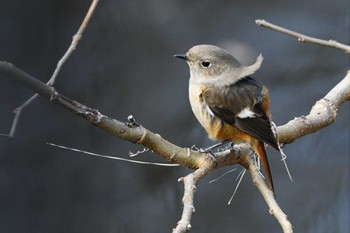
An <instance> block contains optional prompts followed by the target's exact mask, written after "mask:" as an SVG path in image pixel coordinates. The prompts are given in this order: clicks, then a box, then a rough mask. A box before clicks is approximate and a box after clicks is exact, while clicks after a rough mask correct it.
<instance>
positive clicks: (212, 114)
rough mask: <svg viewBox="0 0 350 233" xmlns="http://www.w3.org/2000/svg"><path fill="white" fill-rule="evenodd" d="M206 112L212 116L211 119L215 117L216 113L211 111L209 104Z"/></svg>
mask: <svg viewBox="0 0 350 233" xmlns="http://www.w3.org/2000/svg"><path fill="white" fill-rule="evenodd" d="M204 108H205V111H206V112H207V113H209V115H210V116H211V117H213V116H215V115H214V113H213V111H211V109H210V108H209V106H208V105H207V104H205V107H204Z"/></svg>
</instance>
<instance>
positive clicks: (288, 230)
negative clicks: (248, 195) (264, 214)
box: [244, 156, 293, 233]
mask: <svg viewBox="0 0 350 233" xmlns="http://www.w3.org/2000/svg"><path fill="white" fill-rule="evenodd" d="M245 159H246V162H245V163H244V166H245V167H246V169H247V170H248V171H249V173H250V175H251V177H252V181H253V184H254V185H255V186H256V187H257V188H258V190H259V191H260V193H261V194H262V196H263V197H264V199H265V201H266V203H267V205H268V206H269V212H270V214H271V215H273V216H275V218H276V219H277V221H278V222H279V223H280V225H281V227H282V229H283V232H284V233H292V232H293V226H292V224H291V223H290V221H289V220H288V218H287V215H286V214H285V213H284V212H283V211H282V209H281V208H280V207H279V205H278V203H277V201H276V199H275V197H274V194H273V192H272V191H271V189H269V188H268V187H267V185H266V182H265V181H264V179H263V178H262V176H261V174H260V171H259V169H258V166H257V165H256V164H255V161H254V160H253V158H252V156H245Z"/></svg>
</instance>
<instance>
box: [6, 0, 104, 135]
mask: <svg viewBox="0 0 350 233" xmlns="http://www.w3.org/2000/svg"><path fill="white" fill-rule="evenodd" d="M98 1H99V0H93V1H92V3H91V5H90V8H89V10H88V12H87V13H86V16H85V18H84V20H83V22H82V24H81V25H80V28H79V30H78V31H77V33H76V34H75V35H74V36H73V39H72V43H71V44H70V46H69V48H68V50H67V51H66V53H65V54H64V55H63V57H62V58H61V59H60V60H59V61H58V63H57V66H56V69H55V70H54V72H53V74H52V76H51V78H50V79H49V81H47V83H46V84H47V85H50V86H53V85H54V84H55V81H56V78H57V75H58V73H59V72H60V70H61V68H62V66H63V65H64V63H65V62H66V61H67V60H68V58H69V57H70V55H71V54H72V53H73V52H74V51H75V50H76V48H77V45H78V43H79V41H80V39H81V38H82V36H83V32H84V30H85V28H86V26H87V25H88V23H89V20H90V18H91V16H92V14H93V12H94V11H95V8H96V5H97V3H98ZM37 97H38V94H34V95H33V96H32V97H30V98H29V99H28V100H27V101H26V102H24V103H23V104H22V105H20V106H19V107H17V108H16V109H15V110H14V111H13V112H14V114H15V116H14V119H13V121H12V126H11V130H10V133H9V134H0V136H3V137H8V138H10V139H13V138H14V136H15V132H16V128H17V124H18V121H19V117H20V115H21V112H22V111H23V109H24V108H26V107H27V106H28V105H29V104H31V103H32V102H33V101H34V100H35V99H36V98H37Z"/></svg>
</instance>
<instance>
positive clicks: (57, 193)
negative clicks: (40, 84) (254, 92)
mask: <svg viewBox="0 0 350 233" xmlns="http://www.w3.org/2000/svg"><path fill="white" fill-rule="evenodd" d="M90 2H91V1H81V0H80V1H68V0H63V1H62V0H59V1H58V0H57V1H46V0H32V1H19V0H11V1H10V0H2V1H1V2H0V33H1V36H0V60H5V61H9V62H12V63H13V64H15V65H16V66H18V67H19V68H21V69H23V70H24V71H26V72H27V73H29V74H31V75H33V76H34V77H36V78H38V79H40V80H42V81H47V80H48V79H49V78H50V76H51V74H52V72H53V70H54V69H55V67H56V64H57V62H58V60H59V59H60V58H61V57H62V56H63V54H64V53H65V51H66V50H67V48H68V46H69V44H70V43H71V39H72V36H73V35H74V34H75V33H76V31H77V30H78V28H79V26H80V24H81V22H82V20H83V18H84V16H85V14H86V12H87V10H88V8H89V5H90ZM349 10H350V3H349V1H348V0H336V1H326V0H317V1H316V0H312V1H300V0H296V1H252V0H248V1H225V0H219V1H206V0H201V1H196V0H193V1H184V0H180V1H179V0H178V1H175V0H168V1H160V0H158V1H155V0H152V1H151V0H142V1H141V0H135V1H110V0H105V1H100V3H99V5H98V7H97V9H96V11H95V13H94V15H93V17H92V19H91V22H90V24H89V25H88V27H87V29H86V31H85V33H84V36H83V38H82V40H81V41H80V43H79V45H78V48H77V50H76V51H75V52H74V53H73V55H72V56H71V58H70V59H69V60H68V62H67V63H66V64H65V65H64V67H63V69H62V71H61V73H60V74H59V77H58V80H57V82H56V85H55V87H56V88H57V90H58V91H59V92H61V93H62V94H64V95H66V96H68V97H70V98H72V99H75V100H77V101H79V102H81V103H83V104H85V105H87V106H90V107H93V108H96V109H98V110H99V111H100V112H102V113H103V114H105V115H108V116H110V117H113V118H116V119H119V120H121V121H126V119H127V116H128V115H130V114H132V115H133V116H134V117H135V119H136V120H137V121H138V122H139V123H141V124H142V125H143V126H145V127H146V128H148V129H150V130H152V131H153V132H157V133H159V134H161V135H162V136H163V137H164V138H166V139H168V140H170V141H171V142H173V143H175V144H177V145H179V146H182V147H190V146H192V145H194V144H195V145H197V146H198V147H206V146H209V145H211V144H213V142H211V141H210V140H209V139H208V138H207V136H206V134H205V132H204V130H203V129H202V128H201V127H200V125H199V123H198V122H197V121H196V119H195V118H194V116H193V115H192V112H191V109H190V105H189V102H188V93H187V88H188V78H189V71H188V67H187V64H186V63H184V62H183V61H181V60H177V59H174V58H173V56H172V55H173V54H176V53H184V52H186V51H187V50H188V49H189V48H191V47H192V46H193V45H196V44H202V43H209V44H215V45H218V46H220V47H223V48H225V49H226V50H228V51H230V52H231V53H233V54H234V56H235V57H237V58H238V60H240V61H241V63H243V64H245V65H248V64H252V63H253V62H254V61H255V58H256V56H257V55H258V54H259V53H262V54H263V56H264V58H265V59H264V62H263V66H262V68H261V69H260V70H259V71H258V72H257V73H256V74H255V75H254V76H253V77H254V78H256V79H257V80H259V81H260V82H261V83H264V84H265V85H266V86H268V87H269V89H270V95H271V112H272V114H273V117H274V121H275V123H276V124H277V125H281V124H285V123H286V122H288V121H289V120H291V119H293V118H294V117H297V116H301V115H307V114H308V113H309V111H310V109H311V106H312V105H313V104H314V103H315V102H316V101H317V100H319V99H320V98H322V97H323V96H324V95H325V94H326V93H327V92H328V91H329V90H330V89H331V88H332V87H333V86H334V85H336V84H337V83H338V82H339V81H340V80H341V79H342V78H343V77H344V76H345V75H346V72H347V70H348V69H349V56H348V55H346V54H345V53H343V52H341V51H338V50H335V49H331V48H326V47H321V46H317V45H311V44H302V43H299V42H297V40H296V39H294V38H291V37H288V36H286V35H282V34H280V33H277V32H274V31H271V30H268V29H264V28H261V27H259V26H257V25H256V24H255V19H266V20H268V21H270V22H272V23H275V24H278V25H280V26H283V27H286V28H288V29H291V30H296V31H298V32H301V33H305V34H307V35H310V36H314V37H317V38H322V39H334V40H337V41H339V42H342V43H345V44H349V43H350V41H349V36H350V23H349V22H350V13H349ZM31 95H32V93H31V92H30V91H28V90H27V89H25V88H23V87H22V86H21V85H19V84H18V83H15V82H14V81H12V80H11V79H10V78H7V77H3V76H2V77H1V78H0V120H1V123H0V132H1V133H7V132H9V130H10V127H11V124H12V120H13V114H12V111H13V109H14V108H16V107H17V106H19V105H20V104H22V103H23V102H24V101H25V100H27V99H28V98H29V97H30V96H31ZM349 106H350V105H349V103H346V104H344V105H342V106H341V108H340V109H339V112H338V117H337V121H336V122H335V123H334V124H332V125H331V126H329V127H327V128H325V129H322V130H320V131H318V132H316V133H314V134H312V135H308V136H305V137H303V138H301V139H298V140H296V141H295V142H294V143H292V144H290V145H287V146H286V147H285V152H286V154H287V155H288V159H287V162H288V165H289V168H290V171H291V173H292V176H293V179H294V181H293V182H291V181H290V180H289V178H288V175H287V173H286V171H285V168H284V165H283V163H282V162H281V159H280V155H279V154H278V153H276V152H275V151H273V150H269V151H268V155H269V161H270V166H271V169H272V174H273V177H274V181H275V189H276V195H277V200H278V202H279V204H280V206H281V208H282V209H283V210H284V211H285V213H286V214H287V215H288V217H289V219H290V220H291V222H292V224H293V226H294V228H295V232H304V233H308V232H310V233H311V232H318V233H322V232H325V233H326V232H327V233H329V232H340V233H346V232H349V228H350V227H349V218H350V204H349V192H350V190H349V189H350V188H349V187H350V186H349V183H350V181H349V178H350V175H349V167H350V162H349V161H350V158H349V155H350V151H349V147H350V145H349V142H350V131H349V130H350V127H349V119H350V113H349V109H350V107H349ZM47 142H52V143H56V144H62V145H66V146H70V147H75V148H79V149H84V150H88V151H91V152H96V153H103V154H106V155H112V156H120V157H124V158H128V152H129V151H131V152H136V151H138V150H142V147H140V146H135V145H132V144H130V143H128V142H125V141H122V140H120V139H118V138H113V137H112V136H110V135H107V134H106V133H104V132H102V131H101V130H99V129H97V128H94V127H92V126H90V125H88V124H87V123H86V122H85V121H83V120H82V119H80V118H79V117H76V116H74V115H72V114H71V113H69V112H67V111H65V110H63V109H62V108H60V107H58V106H55V105H53V104H50V103H49V102H48V101H47V100H45V99H42V98H38V99H37V100H36V101H35V102H34V103H32V104H31V105H30V106H29V107H27V108H26V109H25V110H24V112H23V113H22V116H21V118H20V122H19V124H18V128H17V132H16V135H15V138H14V140H8V139H6V138H0V225H1V232H6V233H12V232H50V233H55V232H66V233H70V232H72V233H73V232H100V233H102V232H125V233H128V232H141V233H146V232H147V233H148V232H152V233H157V232H171V231H172V228H173V227H174V226H175V225H176V223H177V221H178V220H179V219H180V216H181V212H182V203H181V198H182V194H183V186H182V183H178V182H177V179H178V178H179V177H181V176H184V175H186V174H188V173H190V172H191V170H189V169H187V168H180V167H177V168H167V167H156V166H145V165H136V164H130V163H125V162H119V161H115V160H109V159H102V158H96V157H91V156H88V155H83V154H79V153H76V152H71V151H65V150H62V149H59V148H55V147H52V146H49V145H47V144H46V143H47ZM135 159H137V160H143V161H157V162H164V161H163V160H161V159H160V158H158V156H156V155H155V154H152V153H151V152H147V153H144V154H141V155H139V156H138V157H136V158H135ZM233 168H236V170H235V171H234V172H232V173H230V174H228V175H226V176H225V177H224V178H222V179H220V180H219V181H217V182H215V183H211V184H209V181H210V180H212V179H214V178H217V177H218V176H220V175H222V174H223V173H224V172H225V171H228V170H230V169H232V167H228V168H225V169H221V170H219V171H215V172H213V173H212V174H211V175H209V176H208V177H206V178H205V179H204V180H203V181H201V182H200V184H199V185H198V190H197V192H196V196H195V207H196V214H195V215H194V216H193V220H192V230H191V231H190V232H192V233H199V232H244V233H250V232H281V228H280V226H279V224H278V223H277V221H276V220H275V218H274V217H272V216H270V214H269V212H268V208H267V205H266V204H265V202H264V200H263V198H262V196H261V194H260V193H259V192H258V191H257V190H256V188H255V187H254V186H253V185H252V182H251V179H250V176H249V175H248V174H247V175H246V176H245V177H244V179H243V182H242V184H241V185H240V187H239V190H238V192H237V194H236V196H235V197H234V199H233V201H232V204H231V205H227V202H228V200H229V198H230V196H231V195H232V193H233V190H234V188H235V185H236V177H237V175H238V174H239V172H240V171H241V169H242V168H241V167H240V166H234V167H233Z"/></svg>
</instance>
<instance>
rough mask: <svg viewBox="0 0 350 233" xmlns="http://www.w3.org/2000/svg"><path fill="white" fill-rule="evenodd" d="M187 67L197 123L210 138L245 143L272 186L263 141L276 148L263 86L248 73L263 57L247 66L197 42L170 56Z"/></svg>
mask: <svg viewBox="0 0 350 233" xmlns="http://www.w3.org/2000/svg"><path fill="white" fill-rule="evenodd" d="M174 56H175V57H177V58H181V59H184V60H186V61H187V63H188V65H189V67H190V75H191V77H190V81H189V99H190V104H191V107H192V111H193V113H194V115H195V116H196V118H197V119H198V121H199V123H200V124H201V125H202V126H203V128H204V129H205V130H206V132H207V133H208V135H209V137H210V138H211V139H214V140H221V141H232V142H248V143H249V144H250V146H251V148H252V149H253V150H254V152H255V153H256V154H257V155H258V156H259V158H260V159H261V161H262V164H263V167H264V170H265V173H266V175H267V177H268V179H269V182H270V187H271V190H272V191H273V192H274V185H273V180H272V176H271V171H270V167H269V162H268V159H267V156H266V151H265V146H264V143H266V144H268V145H270V146H272V147H273V148H275V149H276V150H278V151H279V147H278V144H277V141H276V138H275V136H274V134H273V132H272V129H271V123H270V113H269V107H270V99H269V92H268V90H267V88H266V87H264V86H263V85H261V84H259V83H258V82H257V81H256V80H255V79H253V78H251V77H250V75H252V74H253V73H255V71H257V70H258V69H259V68H260V66H261V63H262V60H263V57H262V56H261V55H259V56H258V57H257V59H256V62H255V63H254V64H253V65H250V66H242V65H241V64H240V62H239V61H238V60H237V59H235V58H234V57H233V56H232V55H231V54H229V53H228V52H226V51H225V50H223V49H221V48H219V47H217V46H213V45H197V46H194V47H192V48H191V49H190V50H189V51H188V52H187V53H186V54H177V55H174Z"/></svg>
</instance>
